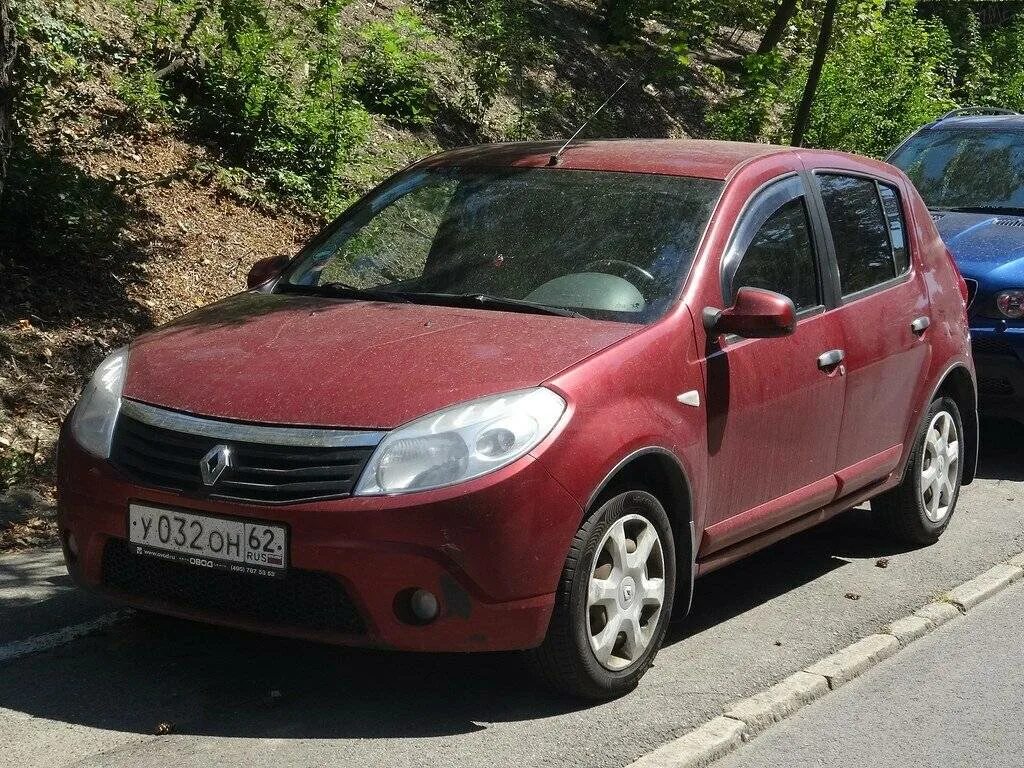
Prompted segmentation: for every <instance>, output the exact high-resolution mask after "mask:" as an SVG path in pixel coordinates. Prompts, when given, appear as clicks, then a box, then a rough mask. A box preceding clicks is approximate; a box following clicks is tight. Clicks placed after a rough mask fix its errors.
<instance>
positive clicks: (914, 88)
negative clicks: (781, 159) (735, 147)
mask: <svg viewBox="0 0 1024 768" xmlns="http://www.w3.org/2000/svg"><path fill="white" fill-rule="evenodd" d="M841 8H842V13H841V14H840V18H839V19H838V21H837V24H836V37H835V39H834V41H833V44H832V46H831V48H830V50H829V53H828V56H827V57H826V59H825V67H824V69H823V71H822V76H821V81H820V83H819V85H818V89H817V92H816V95H815V100H814V107H813V110H812V112H811V121H810V126H809V128H808V131H807V135H806V137H805V141H806V143H808V144H809V145H812V146H819V147H829V148H835V149H843V150H847V151H851V152H860V153H863V154H869V155H875V156H879V157H884V156H885V155H887V154H888V152H889V151H891V149H892V148H893V147H894V146H896V145H897V144H898V143H899V142H900V141H901V140H902V139H903V138H904V137H905V136H906V135H907V134H908V133H910V132H911V131H912V130H914V129H916V128H917V127H919V126H920V125H922V124H923V123H926V122H928V121H930V120H932V119H934V118H935V117H937V116H938V115H940V114H942V113H943V112H945V111H946V110H948V109H950V108H951V107H952V106H953V104H954V102H953V98H952V84H953V77H954V69H955V64H954V48H953V45H952V43H951V41H950V38H949V35H948V32H947V31H946V29H945V27H944V26H943V25H942V24H941V23H939V22H937V21H935V20H930V19H921V18H919V17H918V16H917V15H916V13H915V11H916V3H915V1H914V0H891V2H884V0H875V1H873V2H859V3H855V4H848V5H847V6H845V7H841ZM796 24H797V25H798V28H799V27H802V28H804V29H806V30H807V31H808V32H809V33H811V34H808V35H805V37H804V39H805V43H804V45H803V46H802V47H797V50H795V51H793V52H791V53H790V54H789V55H788V56H786V55H783V54H778V53H777V54H769V55H766V56H756V55H755V56H749V57H747V58H746V59H745V60H744V68H743V73H742V75H741V76H740V77H739V78H738V80H737V82H736V84H735V85H736V91H735V92H734V94H733V96H732V97H731V98H729V99H727V100H725V101H724V102H723V104H722V105H721V106H720V107H719V109H717V110H716V111H715V112H714V113H713V114H712V116H711V118H710V121H709V122H710V124H711V125H712V127H713V130H714V131H715V133H716V134H718V135H720V136H722V137H723V138H729V139H741V140H760V141H775V142H779V143H786V142H787V141H788V139H789V132H790V130H791V126H792V124H793V118H794V116H795V112H796V108H797V105H798V104H799V101H800V97H801V94H802V93H803V89H804V85H805V83H806V79H807V69H808V67H809V65H810V57H811V55H812V53H813V39H814V37H815V36H816V34H817V30H816V28H815V26H814V24H813V23H811V24H808V13H807V11H804V12H803V13H801V14H798V17H797V20H796Z"/></svg>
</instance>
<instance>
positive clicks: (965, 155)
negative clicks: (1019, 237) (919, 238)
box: [890, 130, 1024, 214]
mask: <svg viewBox="0 0 1024 768" xmlns="http://www.w3.org/2000/svg"><path fill="white" fill-rule="evenodd" d="M890 162H892V164H893V165H895V166H898V167H899V168H902V169H903V170H904V171H905V172H906V174H907V175H908V176H909V177H910V180H911V181H913V182H914V186H916V187H917V189H918V191H919V192H920V193H921V197H923V198H924V201H925V202H926V203H927V204H928V207H929V208H933V209H938V210H943V209H945V210H967V211H974V210H976V211H978V212H981V213H988V212H995V213H998V212H1000V211H1007V212H1009V213H1013V214H1018V213H1022V212H1024V133H1019V132H1017V131H987V130H928V131H922V132H921V133H919V134H918V135H917V136H914V137H913V138H912V139H910V140H909V141H908V142H907V143H906V144H904V145H903V146H902V147H900V148H899V150H898V151H897V152H896V154H895V155H893V157H892V159H891V161H890Z"/></svg>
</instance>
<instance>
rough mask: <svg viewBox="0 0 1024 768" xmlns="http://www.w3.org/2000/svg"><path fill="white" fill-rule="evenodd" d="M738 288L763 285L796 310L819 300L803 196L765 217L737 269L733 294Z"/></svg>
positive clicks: (807, 307) (807, 306) (817, 302)
mask: <svg viewBox="0 0 1024 768" xmlns="http://www.w3.org/2000/svg"><path fill="white" fill-rule="evenodd" d="M740 288H764V289H766V290H769V291H775V292H776V293H781V294H782V295H783V296H788V297H789V298H791V299H792V300H793V304H794V305H795V306H796V309H797V311H798V312H799V311H800V310H802V309H809V308H811V307H816V306H818V305H819V304H820V303H821V300H820V296H819V291H818V274H817V270H816V269H815V266H814V248H813V246H812V245H811V231H810V226H809V224H808V221H807V208H806V206H805V205H804V199H803V198H802V197H798V198H795V199H793V200H790V201H789V202H788V203H786V204H785V205H783V206H782V207H781V208H779V209H778V210H777V211H775V213H773V214H772V215H771V216H769V217H768V219H767V221H765V223H764V224H762V225H761V228H760V229H759V230H758V231H757V234H756V235H754V239H753V240H751V242H750V246H749V247H748V248H747V251H746V253H744V254H743V259H742V261H740V265H739V267H738V268H737V270H736V274H735V276H734V277H733V281H732V294H733V296H735V295H736V291H737V290H738V289H740Z"/></svg>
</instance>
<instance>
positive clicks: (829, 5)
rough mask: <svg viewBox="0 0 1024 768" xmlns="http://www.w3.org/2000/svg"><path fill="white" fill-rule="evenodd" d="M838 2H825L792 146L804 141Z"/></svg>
mask: <svg viewBox="0 0 1024 768" xmlns="http://www.w3.org/2000/svg"><path fill="white" fill-rule="evenodd" d="M838 4H839V0H828V1H827V2H826V3H825V14H824V16H822V19H821V31H820V32H819V33H818V46H817V48H815V49H814V59H813V60H812V61H811V70H810V72H808V73H807V85H806V86H805V87H804V95H803V98H802V99H800V108H799V109H798V110H797V113H796V120H795V121H794V123H793V140H792V141H791V142H790V143H791V144H792V145H793V146H794V147H799V146H802V145H803V143H804V134H805V133H806V132H807V122H808V120H810V118H811V107H813V106H814V92H815V91H817V90H818V81H819V80H821V69H822V67H824V66H825V54H826V53H827V52H828V44H829V42H831V40H832V25H833V23H834V22H835V18H836V6H837V5H838Z"/></svg>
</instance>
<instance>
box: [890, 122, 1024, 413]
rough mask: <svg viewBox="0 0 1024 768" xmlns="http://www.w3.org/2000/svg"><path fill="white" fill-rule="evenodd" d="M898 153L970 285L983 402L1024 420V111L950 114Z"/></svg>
mask: <svg viewBox="0 0 1024 768" xmlns="http://www.w3.org/2000/svg"><path fill="white" fill-rule="evenodd" d="M889 162H891V163H892V164H893V165H896V166H899V167H900V168H902V169H903V170H904V171H905V172H906V173H907V175H908V176H910V178H911V180H913V182H914V184H916V185H917V188H918V190H919V191H920V192H921V195H922V197H924V200H925V202H926V203H927V204H928V208H929V210H930V211H931V214H932V218H933V219H935V225H936V226H937V227H938V230H939V234H940V235H942V239H943V240H944V241H945V242H946V245H947V246H948V248H949V250H950V251H951V252H952V253H953V257H954V258H955V259H956V263H957V265H958V266H959V267H960V272H961V273H962V274H963V276H964V279H965V280H966V281H967V285H968V286H969V288H970V296H971V299H970V301H971V304H970V310H969V312H970V319H971V339H972V345H973V348H974V361H975V365H976V367H977V370H978V391H979V399H980V403H979V405H980V409H981V410H982V412H983V413H986V414H988V415H993V416H1005V417H1010V418H1014V419H1016V420H1018V421H1021V422H1024V115H1021V114H1018V113H1016V112H1011V111H1009V110H1004V109H995V108H991V107H969V108H967V109H958V110H954V111H953V112H950V113H948V114H946V115H943V116H942V117H941V118H939V119H938V120H936V121H935V122H933V123H930V124H928V125H926V126H924V127H923V128H921V129H920V130H918V131H917V132H916V133H914V134H913V135H912V136H910V138H908V139H907V140H906V141H904V142H903V144H901V145H900V146H899V147H898V148H897V149H896V151H895V152H893V154H892V156H891V157H890V158H889Z"/></svg>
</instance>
